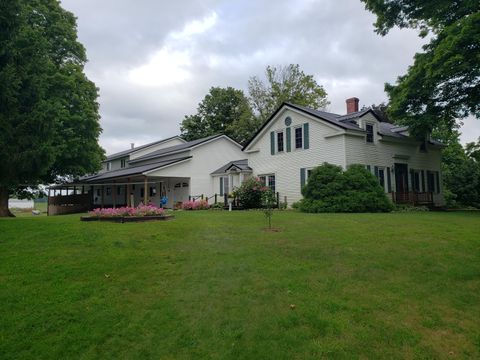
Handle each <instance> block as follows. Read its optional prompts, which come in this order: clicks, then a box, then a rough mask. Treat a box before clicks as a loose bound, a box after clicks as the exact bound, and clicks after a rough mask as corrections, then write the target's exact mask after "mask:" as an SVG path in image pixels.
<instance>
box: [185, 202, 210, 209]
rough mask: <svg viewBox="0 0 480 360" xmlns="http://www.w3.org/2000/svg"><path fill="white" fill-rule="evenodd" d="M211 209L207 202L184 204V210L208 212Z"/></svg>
mask: <svg viewBox="0 0 480 360" xmlns="http://www.w3.org/2000/svg"><path fill="white" fill-rule="evenodd" d="M209 208H210V205H208V201H207V200H191V201H185V202H184V203H183V204H182V209H183V210H207V209H209Z"/></svg>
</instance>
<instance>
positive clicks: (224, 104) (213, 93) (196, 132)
mask: <svg viewBox="0 0 480 360" xmlns="http://www.w3.org/2000/svg"><path fill="white" fill-rule="evenodd" d="M256 127H257V124H256V123H255V119H254V117H253V114H252V110H251V108H250V105H249V103H248V99H247V98H246V96H245V95H244V93H243V91H242V90H237V89H234V88H232V87H227V88H221V87H212V88H210V91H209V93H208V94H207V95H206V96H205V97H204V99H203V100H202V101H201V102H200V103H199V104H198V108H197V113H196V114H194V115H188V116H185V118H184V119H183V121H182V124H181V126H180V130H181V133H182V136H183V137H184V138H185V139H186V140H195V139H200V138H203V137H206V136H210V135H215V134H225V135H228V136H230V137H231V138H232V139H234V140H235V141H237V142H239V143H244V142H245V141H246V140H248V139H249V138H250V136H251V134H252V132H253V131H255V129H256Z"/></svg>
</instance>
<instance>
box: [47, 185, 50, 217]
mask: <svg viewBox="0 0 480 360" xmlns="http://www.w3.org/2000/svg"><path fill="white" fill-rule="evenodd" d="M49 208H50V188H48V197H47V216H48V215H49V214H48V209H49Z"/></svg>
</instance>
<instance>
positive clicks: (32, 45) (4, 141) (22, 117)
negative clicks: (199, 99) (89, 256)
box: [0, 0, 104, 216]
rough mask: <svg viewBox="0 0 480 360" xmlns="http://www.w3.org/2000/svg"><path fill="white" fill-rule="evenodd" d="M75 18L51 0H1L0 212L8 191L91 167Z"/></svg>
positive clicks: (91, 131) (87, 96)
mask: <svg viewBox="0 0 480 360" xmlns="http://www.w3.org/2000/svg"><path fill="white" fill-rule="evenodd" d="M86 61H87V59H86V54H85V49H84V47H83V46H82V45H81V44H80V43H79V42H78V41H77V27H76V20H75V17H74V15H73V14H71V13H70V12H68V11H65V10H64V9H63V8H62V7H61V6H60V3H59V2H58V1H57V0H28V1H27V0H9V1H1V2H0V159H1V161H0V216H11V214H10V212H9V211H8V198H9V196H11V195H12V194H15V193H17V194H18V193H24V191H25V190H26V189H27V188H34V187H35V186H37V185H38V184H41V183H44V184H45V183H51V182H53V181H56V180H58V179H59V178H62V177H63V178H64V177H75V176H80V175H83V174H86V173H91V172H94V171H96V170H97V169H98V168H99V167H100V163H101V160H102V158H103V156H104V151H103V149H102V148H101V147H100V146H99V144H98V137H99V134H100V132H101V128H100V125H99V114H98V103H97V97H98V92H97V88H96V87H95V84H94V83H93V82H91V81H89V80H88V79H87V77H86V76H85V74H84V72H83V71H84V65H85V63H86Z"/></svg>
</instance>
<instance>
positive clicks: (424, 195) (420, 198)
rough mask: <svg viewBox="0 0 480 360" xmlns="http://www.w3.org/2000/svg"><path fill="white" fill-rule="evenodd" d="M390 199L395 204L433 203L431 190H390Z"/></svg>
mask: <svg viewBox="0 0 480 360" xmlns="http://www.w3.org/2000/svg"><path fill="white" fill-rule="evenodd" d="M392 200H393V202H394V203H397V204H413V205H422V204H424V205H428V204H433V193H432V192H414V191H408V192H392Z"/></svg>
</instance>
